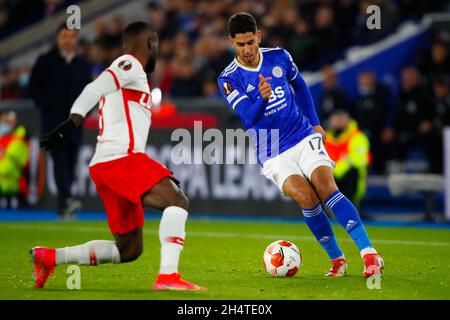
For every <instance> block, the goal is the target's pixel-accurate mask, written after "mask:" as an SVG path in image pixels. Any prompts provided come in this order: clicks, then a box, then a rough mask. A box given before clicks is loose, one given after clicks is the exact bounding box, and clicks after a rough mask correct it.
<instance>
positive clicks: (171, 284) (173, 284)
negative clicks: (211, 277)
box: [153, 272, 207, 290]
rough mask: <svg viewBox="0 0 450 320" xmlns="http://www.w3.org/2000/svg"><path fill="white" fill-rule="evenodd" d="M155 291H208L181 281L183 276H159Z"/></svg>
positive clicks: (177, 274) (172, 274)
mask: <svg viewBox="0 0 450 320" xmlns="http://www.w3.org/2000/svg"><path fill="white" fill-rule="evenodd" d="M153 290H207V289H206V288H203V287H200V286H198V285H196V284H193V283H190V282H188V281H186V280H183V279H181V274H180V273H179V272H177V273H171V274H159V275H158V277H157V278H156V281H155V284H154V286H153Z"/></svg>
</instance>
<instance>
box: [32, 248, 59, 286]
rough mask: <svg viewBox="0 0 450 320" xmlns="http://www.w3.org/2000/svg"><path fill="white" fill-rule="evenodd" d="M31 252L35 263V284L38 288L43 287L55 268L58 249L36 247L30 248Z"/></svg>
mask: <svg viewBox="0 0 450 320" xmlns="http://www.w3.org/2000/svg"><path fill="white" fill-rule="evenodd" d="M30 254H31V259H32V261H33V264H34V276H35V277H36V281H35V286H36V288H42V287H43V286H44V284H45V282H46V281H47V279H48V277H50V276H51V275H52V274H53V270H54V269H55V266H56V262H55V258H56V250H55V249H52V248H45V247H34V248H32V249H31V250H30Z"/></svg>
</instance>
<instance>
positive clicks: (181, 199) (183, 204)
mask: <svg viewBox="0 0 450 320" xmlns="http://www.w3.org/2000/svg"><path fill="white" fill-rule="evenodd" d="M171 205H172V206H176V207H180V208H183V209H184V210H186V211H189V199H188V197H186V195H185V194H184V193H183V192H180V193H179V194H178V195H177V196H176V197H175V199H173V201H172V203H171Z"/></svg>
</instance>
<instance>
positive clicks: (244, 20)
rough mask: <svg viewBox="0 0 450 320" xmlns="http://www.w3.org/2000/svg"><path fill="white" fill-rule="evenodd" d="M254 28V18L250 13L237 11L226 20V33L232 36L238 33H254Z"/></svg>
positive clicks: (255, 27) (255, 28)
mask: <svg viewBox="0 0 450 320" xmlns="http://www.w3.org/2000/svg"><path fill="white" fill-rule="evenodd" d="M256 30H257V26H256V20H255V18H254V17H253V16H252V15H251V14H250V13H247V12H238V13H236V14H234V15H232V16H231V17H230V20H228V35H229V36H230V37H232V38H234V37H235V36H236V34H238V33H247V32H251V33H253V34H256Z"/></svg>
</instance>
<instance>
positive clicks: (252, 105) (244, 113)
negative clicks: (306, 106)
mask: <svg viewBox="0 0 450 320" xmlns="http://www.w3.org/2000/svg"><path fill="white" fill-rule="evenodd" d="M259 50H260V61H259V64H258V66H257V67H256V68H249V67H246V66H244V65H242V64H241V63H239V62H238V61H237V59H236V58H235V59H234V60H233V61H232V62H231V63H230V64H229V65H228V66H227V67H226V68H225V69H224V70H223V72H222V73H221V74H220V76H219V77H218V79H217V80H218V84H219V88H220V91H221V93H222V95H223V97H224V98H225V100H226V101H227V104H228V105H229V106H230V107H231V108H233V109H234V110H235V111H236V113H237V116H238V118H239V119H240V120H241V122H242V124H243V126H244V127H245V129H254V130H255V131H256V132H259V131H260V130H261V129H265V130H266V132H267V135H268V139H267V141H259V139H255V138H254V139H252V140H253V143H254V144H255V148H256V150H257V154H258V162H259V163H260V164H261V165H262V164H263V163H264V162H265V161H266V160H268V159H270V158H272V157H274V156H276V155H277V154H279V153H282V152H284V151H286V150H288V149H289V148H291V147H293V146H295V145H296V144H298V143H299V142H300V141H302V140H303V139H304V138H305V137H307V136H308V135H311V134H313V133H314V130H313V127H312V125H311V123H310V121H309V120H308V118H307V117H306V116H305V115H304V114H303V113H302V112H301V108H299V106H298V105H297V102H296V99H295V96H294V92H293V89H292V87H291V83H292V82H293V81H294V80H295V79H296V78H297V77H299V78H300V77H301V75H300V74H299V71H298V68H297V66H296V65H295V63H294V61H293V60H292V57H291V55H290V54H289V53H288V52H287V51H286V50H284V49H283V48H279V47H278V48H260V49H259ZM259 74H261V75H262V76H264V77H265V78H267V77H272V79H271V80H268V83H269V84H270V86H271V88H272V96H271V98H270V99H269V100H268V101H266V100H264V99H263V98H262V96H261V95H260V92H259V89H258V86H259V78H258V75H259ZM301 80H302V81H303V79H301ZM305 88H306V91H307V94H308V95H309V97H310V93H309V90H308V89H307V87H306V84H305ZM310 101H311V103H312V99H310ZM300 107H301V106H300ZM314 112H315V111H314ZM314 125H315V124H314ZM271 129H278V148H279V149H278V150H277V152H276V153H274V152H271V150H270V149H271V148H268V147H267V145H270V144H271V143H272V142H271V140H270V139H271V138H272V137H271V133H270V132H271V131H270V130H271ZM252 131H253V130H252ZM261 148H266V150H267V151H268V152H267V153H264V152H263V153H261V152H260V150H261Z"/></svg>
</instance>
